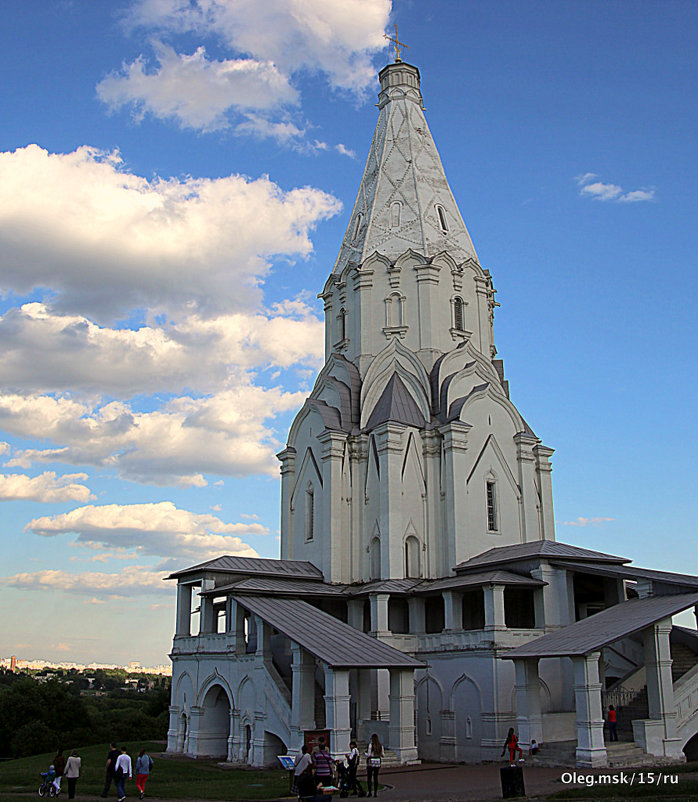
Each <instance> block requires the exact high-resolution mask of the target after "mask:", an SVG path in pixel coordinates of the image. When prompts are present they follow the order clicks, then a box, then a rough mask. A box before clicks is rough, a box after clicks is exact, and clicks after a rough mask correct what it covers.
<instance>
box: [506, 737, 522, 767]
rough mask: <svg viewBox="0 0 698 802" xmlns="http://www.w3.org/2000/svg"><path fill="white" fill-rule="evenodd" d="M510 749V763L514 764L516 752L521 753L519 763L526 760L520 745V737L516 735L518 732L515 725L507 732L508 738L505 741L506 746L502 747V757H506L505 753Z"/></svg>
mask: <svg viewBox="0 0 698 802" xmlns="http://www.w3.org/2000/svg"><path fill="white" fill-rule="evenodd" d="M507 749H508V750H509V765H510V766H513V765H514V764H515V762H514V754H515V753H516V752H518V753H519V763H523V762H524V757H523V750H522V749H521V747H520V746H519V739H518V738H517V737H516V733H515V732H514V728H513V727H509V732H508V733H507V739H506V741H504V748H503V749H502V757H504V753H505V752H506V751H507Z"/></svg>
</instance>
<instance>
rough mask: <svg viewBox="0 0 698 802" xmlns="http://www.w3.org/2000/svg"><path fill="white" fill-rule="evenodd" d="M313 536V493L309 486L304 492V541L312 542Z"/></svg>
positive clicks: (311, 487)
mask: <svg viewBox="0 0 698 802" xmlns="http://www.w3.org/2000/svg"><path fill="white" fill-rule="evenodd" d="M314 536H315V491H314V490H313V486H312V485H311V484H309V485H308V489H307V490H306V491H305V539H306V540H312V539H313V537H314Z"/></svg>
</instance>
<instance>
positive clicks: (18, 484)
mask: <svg viewBox="0 0 698 802" xmlns="http://www.w3.org/2000/svg"><path fill="white" fill-rule="evenodd" d="M86 479H87V474H86V473H70V474H64V475H63V476H56V474H55V472H54V471H47V472H45V473H42V474H41V475H39V476H34V477H31V476H26V475H24V474H20V473H8V474H0V501H19V500H23V501H43V502H47V503H49V502H57V501H81V502H85V501H89V500H90V499H93V498H95V496H94V495H93V494H92V493H91V492H90V488H89V487H86V486H85V485H83V484H80V482H84V481H85V480H86Z"/></svg>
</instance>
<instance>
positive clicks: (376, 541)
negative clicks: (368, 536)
mask: <svg viewBox="0 0 698 802" xmlns="http://www.w3.org/2000/svg"><path fill="white" fill-rule="evenodd" d="M368 551H369V555H368V556H369V562H370V565H369V573H370V579H380V578H381V542H380V538H377V537H374V538H373V540H372V541H371V545H370V546H369V548H368Z"/></svg>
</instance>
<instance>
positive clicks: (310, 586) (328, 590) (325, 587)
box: [201, 576, 346, 596]
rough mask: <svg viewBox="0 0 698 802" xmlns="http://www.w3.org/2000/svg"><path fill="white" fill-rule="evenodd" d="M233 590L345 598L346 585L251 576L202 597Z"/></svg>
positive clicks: (218, 594)
mask: <svg viewBox="0 0 698 802" xmlns="http://www.w3.org/2000/svg"><path fill="white" fill-rule="evenodd" d="M231 590H235V592H236V593H261V594H265V595H269V594H272V593H279V594H282V595H284V596H345V595H346V585H330V584H329V583H327V582H317V581H316V580H308V579H295V578H293V577H265V576H253V577H249V578H248V579H241V580H239V581H238V582H232V583H231V584H229V585H223V586H221V587H219V588H214V589H213V590H209V591H206V593H202V594H201V595H202V596H220V595H221V594H222V593H226V592H229V591H231Z"/></svg>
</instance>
